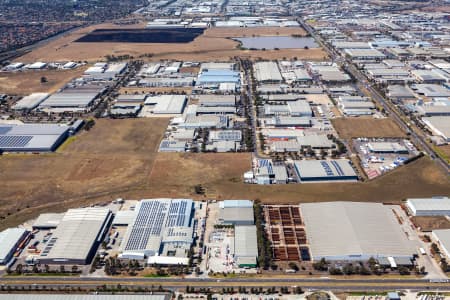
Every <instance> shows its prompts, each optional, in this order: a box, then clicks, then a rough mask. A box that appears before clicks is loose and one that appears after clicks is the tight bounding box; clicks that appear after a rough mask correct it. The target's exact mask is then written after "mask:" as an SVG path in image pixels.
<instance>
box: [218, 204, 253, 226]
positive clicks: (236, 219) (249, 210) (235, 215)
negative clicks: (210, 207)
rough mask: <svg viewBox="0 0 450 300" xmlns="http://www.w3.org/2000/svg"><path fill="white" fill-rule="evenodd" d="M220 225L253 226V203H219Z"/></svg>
mask: <svg viewBox="0 0 450 300" xmlns="http://www.w3.org/2000/svg"><path fill="white" fill-rule="evenodd" d="M219 207H220V211H219V220H218V222H219V224H224V225H253V224H255V218H254V214H253V201H250V200H224V201H222V202H220V203H219Z"/></svg>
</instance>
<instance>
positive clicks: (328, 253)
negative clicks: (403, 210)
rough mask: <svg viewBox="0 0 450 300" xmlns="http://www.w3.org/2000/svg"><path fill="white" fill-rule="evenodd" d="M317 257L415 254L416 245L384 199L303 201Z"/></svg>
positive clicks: (401, 256) (395, 256) (355, 258)
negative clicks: (374, 201) (370, 200)
mask: <svg viewBox="0 0 450 300" xmlns="http://www.w3.org/2000/svg"><path fill="white" fill-rule="evenodd" d="M300 210H301V214H302V216H303V219H304V222H305V229H306V236H307V240H308V243H309V244H310V250H311V255H312V258H313V260H314V261H318V260H320V259H322V258H325V259H326V260H342V261H348V260H349V261H354V260H358V261H361V260H368V259H369V258H371V257H373V258H375V259H377V258H381V257H392V258H394V259H395V258H412V257H413V255H414V254H415V249H414V247H413V245H412V243H411V242H410V241H409V240H408V238H407V237H406V235H405V234H404V233H403V231H402V230H401V228H400V226H399V224H398V221H397V219H396V217H395V215H394V214H393V213H392V211H391V209H390V208H389V207H386V206H384V205H383V204H381V203H363V202H322V203H307V204H300Z"/></svg>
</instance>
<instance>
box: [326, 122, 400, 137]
mask: <svg viewBox="0 0 450 300" xmlns="http://www.w3.org/2000/svg"><path fill="white" fill-rule="evenodd" d="M331 122H332V123H333V126H334V128H335V129H336V131H337V132H338V134H339V137H341V138H343V139H351V138H358V137H373V138H382V137H406V134H405V133H404V132H403V131H402V130H401V129H400V128H399V127H398V126H397V124H395V122H394V121H393V120H392V119H390V118H385V119H374V118H372V117H357V118H336V119H332V120H331Z"/></svg>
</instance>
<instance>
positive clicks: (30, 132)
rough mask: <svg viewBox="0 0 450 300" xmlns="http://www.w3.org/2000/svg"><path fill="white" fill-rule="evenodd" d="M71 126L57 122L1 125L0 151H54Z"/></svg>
mask: <svg viewBox="0 0 450 300" xmlns="http://www.w3.org/2000/svg"><path fill="white" fill-rule="evenodd" d="M69 130H70V127H69V126H60V125H56V124H21V125H7V124H5V125H0V151H5V152H48V151H54V150H55V149H56V148H57V147H58V146H59V145H60V144H61V143H62V142H64V140H65V139H66V138H67V136H68V135H69Z"/></svg>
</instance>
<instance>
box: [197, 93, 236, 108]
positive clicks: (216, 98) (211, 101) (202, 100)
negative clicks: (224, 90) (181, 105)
mask: <svg viewBox="0 0 450 300" xmlns="http://www.w3.org/2000/svg"><path fill="white" fill-rule="evenodd" d="M198 103H199V105H200V106H232V107H234V106H235V105H236V96H234V95H199V96H198Z"/></svg>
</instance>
